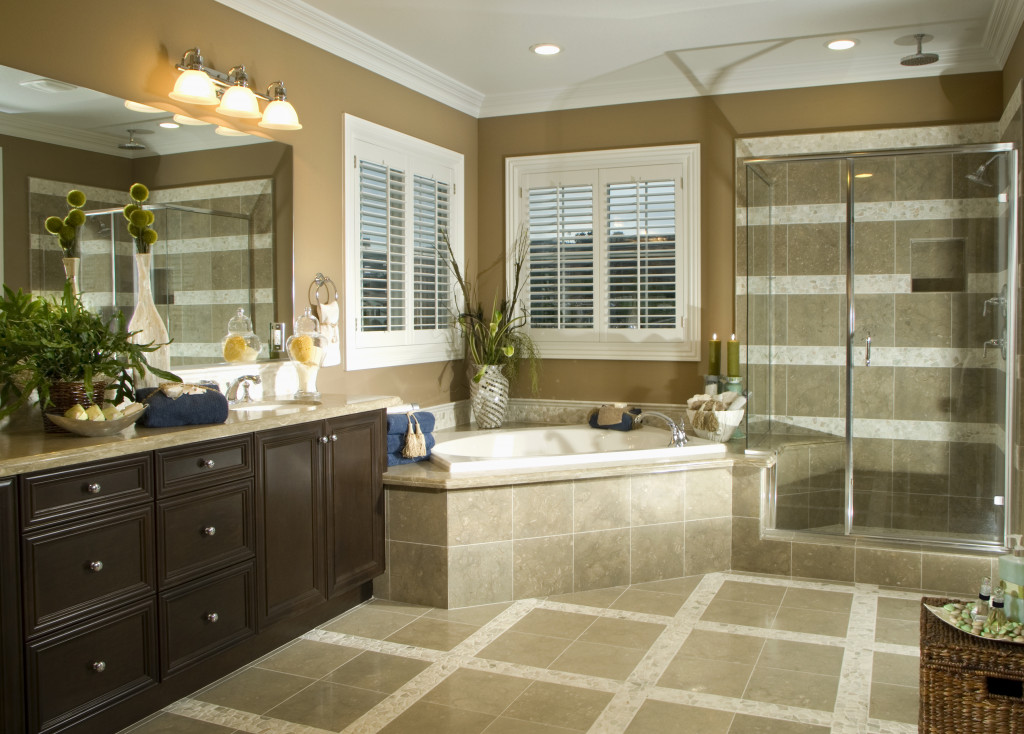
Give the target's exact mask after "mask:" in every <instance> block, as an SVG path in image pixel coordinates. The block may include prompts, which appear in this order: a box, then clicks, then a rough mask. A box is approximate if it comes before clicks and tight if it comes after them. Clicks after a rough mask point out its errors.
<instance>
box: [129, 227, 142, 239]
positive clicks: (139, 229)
mask: <svg viewBox="0 0 1024 734" xmlns="http://www.w3.org/2000/svg"><path fill="white" fill-rule="evenodd" d="M128 234H130V235H131V236H132V237H138V236H139V235H141V234H142V227H136V226H135V225H134V224H129V225H128Z"/></svg>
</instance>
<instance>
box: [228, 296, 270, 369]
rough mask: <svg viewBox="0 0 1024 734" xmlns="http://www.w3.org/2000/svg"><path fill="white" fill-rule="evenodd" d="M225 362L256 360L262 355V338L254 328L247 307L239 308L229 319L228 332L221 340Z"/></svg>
mask: <svg viewBox="0 0 1024 734" xmlns="http://www.w3.org/2000/svg"><path fill="white" fill-rule="evenodd" d="M220 345H221V351H222V352H223V354H224V361H225V362H255V361H256V358H257V357H259V356H260V348H261V346H262V345H261V344H260V338H259V337H258V336H256V334H255V332H253V330H252V321H251V320H250V319H249V317H248V316H246V315H245V309H244V308H240V309H238V313H236V314H235V315H234V316H233V317H232V318H231V320H229V321H228V334H227V336H225V337H224V338H223V339H221V340H220Z"/></svg>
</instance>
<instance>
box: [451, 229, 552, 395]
mask: <svg viewBox="0 0 1024 734" xmlns="http://www.w3.org/2000/svg"><path fill="white" fill-rule="evenodd" d="M441 239H442V240H443V241H444V244H445V247H446V248H447V250H448V267H449V268H450V269H451V271H452V275H454V276H455V280H456V282H457V283H458V285H459V289H460V290H461V291H462V303H463V308H464V309H465V310H464V311H463V312H461V313H458V314H456V315H455V317H454V320H455V323H456V325H457V326H458V328H459V331H461V332H462V335H463V336H464V337H465V339H466V351H467V352H468V356H469V358H470V360H472V363H473V364H474V365H476V366H477V367H478V369H477V372H476V374H474V375H473V381H474V382H480V380H481V379H482V378H483V376H484V368H485V367H487V366H488V365H498V366H500V367H501V368H502V369H501V371H502V373H503V374H504V375H505V377H507V378H508V380H509V382H515V381H516V380H517V379H518V377H519V374H520V370H521V368H522V366H523V363H524V362H525V363H526V365H527V368H528V369H529V373H530V390H531V392H532V393H533V394H534V395H536V394H537V392H538V391H539V381H538V367H539V360H540V353H539V352H538V351H537V345H536V344H535V343H534V341H533V339H532V338H531V337H530V335H529V334H527V333H526V332H525V331H524V330H523V327H524V326H525V325H526V320H527V319H526V315H525V314H520V315H518V316H517V315H515V311H516V309H517V308H520V309H521V308H522V304H521V301H520V299H521V297H522V291H523V286H524V285H525V283H524V282H523V279H522V272H523V268H524V267H525V266H526V259H527V256H528V255H529V251H530V239H529V235H528V233H527V232H526V230H525V228H524V229H521V230H520V231H519V234H518V235H517V236H516V240H515V242H514V243H513V245H512V284H511V285H512V288H511V290H510V291H508V292H507V293H506V294H505V295H504V297H503V298H502V299H501V300H500V301H499V300H498V296H497V294H495V296H494V300H493V302H492V303H491V312H490V314H489V315H484V310H483V305H482V303H481V302H480V300H479V298H478V297H477V294H476V288H475V286H474V285H473V284H472V283H471V282H470V281H469V280H468V279H467V278H466V277H465V276H463V274H462V270H461V269H460V268H459V262H458V260H457V259H456V258H455V252H454V250H452V243H451V241H450V240H449V239H448V233H447V232H446V231H445V230H441Z"/></svg>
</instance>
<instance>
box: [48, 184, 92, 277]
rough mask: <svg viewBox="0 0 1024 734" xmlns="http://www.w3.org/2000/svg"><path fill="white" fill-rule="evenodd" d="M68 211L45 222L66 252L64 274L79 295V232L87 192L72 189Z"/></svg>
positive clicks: (69, 195)
mask: <svg viewBox="0 0 1024 734" xmlns="http://www.w3.org/2000/svg"><path fill="white" fill-rule="evenodd" d="M66 201H67V203H68V213H67V215H66V216H65V217H64V218H63V219H61V218H60V217H58V216H52V217H47V218H46V221H45V222H43V226H44V227H45V228H46V231H47V232H49V233H50V234H52V235H53V236H54V237H56V238H57V242H59V243H60V249H61V250H62V251H63V252H64V258H63V263H64V274H65V276H66V277H67V279H68V282H70V283H71V289H72V291H74V293H75V295H78V270H79V264H80V263H81V257H82V256H81V253H80V252H79V245H78V232H79V230H80V229H81V228H82V225H83V224H85V212H83V211H82V207H83V206H85V194H84V193H82V192H81V191H79V190H78V189H71V191H69V192H68V195H67V197H66Z"/></svg>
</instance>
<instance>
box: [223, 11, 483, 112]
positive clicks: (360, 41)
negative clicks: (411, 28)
mask: <svg viewBox="0 0 1024 734" xmlns="http://www.w3.org/2000/svg"><path fill="white" fill-rule="evenodd" d="M217 2H219V3H220V4H221V5H226V6H227V7H229V8H231V9H233V10H237V11H238V12H239V13H242V14H243V15H247V16H249V17H250V18H255V19H256V20H258V21H260V22H262V23H266V24H267V25H269V26H272V27H274V28H277V29H279V30H281V31H283V32H285V33H287V34H288V35H290V36H294V37H295V38H298V39H300V40H303V41H305V42H306V43H310V44H312V45H314V46H316V47H317V48H321V49H323V50H324V51H327V52H329V53H332V54H334V55H335V56H338V57H340V58H343V59H346V60H347V61H351V62H352V63H354V64H358V65H359V66H361V67H363V68H364V69H368V70H369V71H372V72H374V73H375V74H380V75H381V76H383V77H386V78H388V79H390V80H391V81H393V82H397V83H399V84H401V85H402V86H405V87H408V88H409V89H411V90H413V91H414V92H419V93H420V94H424V95H426V96H428V97H430V98H432V99H435V100H437V101H438V102H442V103H443V104H446V105H448V106H449V107H452V108H454V109H456V110H459V111H460V112H465V113H466V114H468V115H472V116H474V117H479V114H480V107H481V105H482V104H483V101H484V96H483V94H481V93H480V92H478V91H476V90H475V89H472V88H470V87H468V86H466V85H465V84H463V83H461V82H459V81H457V80H455V79H452V78H451V77H450V76H448V75H446V74H443V73H441V72H440V71H437V70H436V69H433V68H431V67H429V66H427V65H426V64H424V63H422V62H420V61H417V60H416V59H414V58H413V57H411V56H409V55H407V54H405V53H402V52H401V51H399V50H398V49H395V48H392V47H391V46H388V45H387V44H385V43H382V42H380V41H378V40H377V39H376V38H373V37H372V36H369V35H367V34H366V33H363V32H362V31H360V30H358V29H356V28H353V27H352V26H350V25H348V24H347V23H344V22H342V21H340V20H338V19H337V18H335V17H333V16H331V15H328V14H327V13H324V12H322V11H321V10H318V9H317V8H314V7H312V6H311V5H308V4H307V3H304V2H302V0H217Z"/></svg>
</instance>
